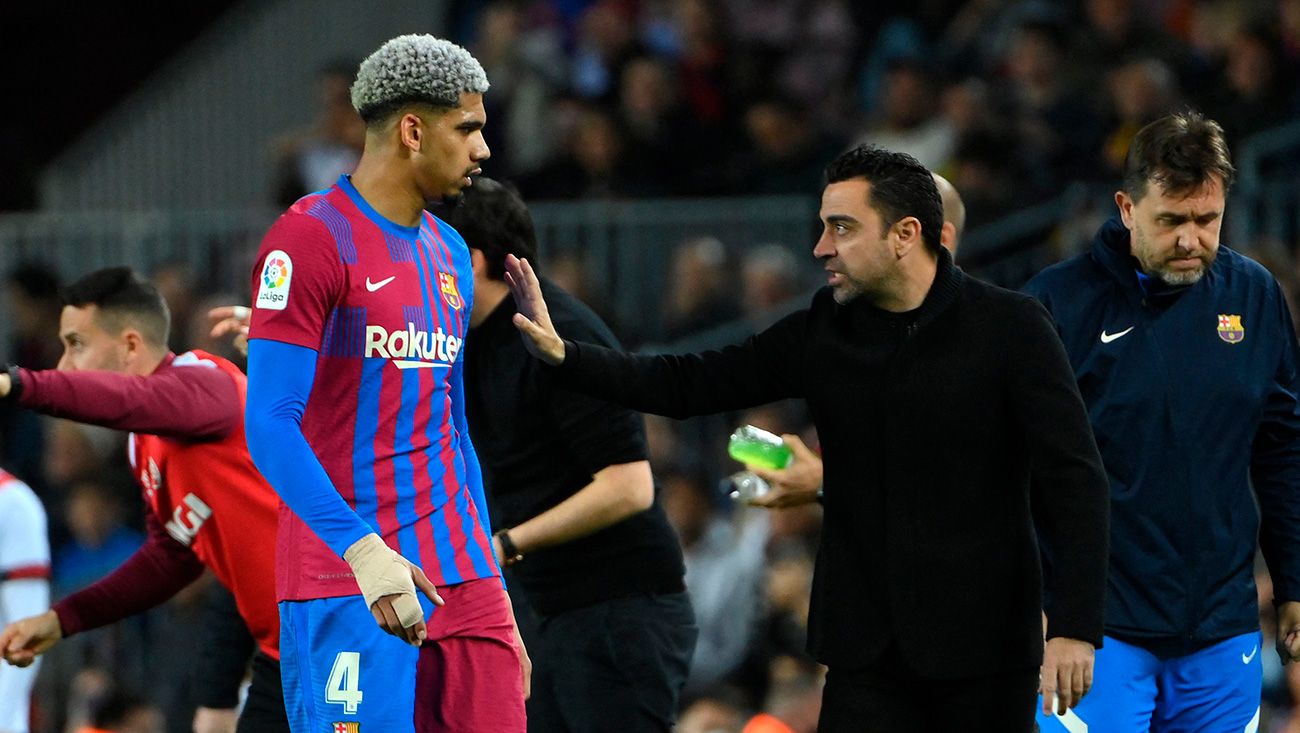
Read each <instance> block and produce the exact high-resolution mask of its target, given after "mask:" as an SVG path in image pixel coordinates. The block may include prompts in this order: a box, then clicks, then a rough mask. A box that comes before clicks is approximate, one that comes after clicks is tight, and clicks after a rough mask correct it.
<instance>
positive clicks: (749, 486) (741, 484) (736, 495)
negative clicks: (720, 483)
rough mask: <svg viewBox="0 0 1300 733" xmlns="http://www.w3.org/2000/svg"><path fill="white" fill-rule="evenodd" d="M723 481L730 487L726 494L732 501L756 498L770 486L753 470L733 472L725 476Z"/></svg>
mask: <svg viewBox="0 0 1300 733" xmlns="http://www.w3.org/2000/svg"><path fill="white" fill-rule="evenodd" d="M724 483H725V484H726V486H728V487H730V491H728V492H727V496H730V497H731V499H732V501H738V502H746V501H749V500H751V499H757V498H758V497H760V496H762V495H763V494H766V493H767V492H768V491H769V490H770V489H771V488H772V486H771V485H770V484H768V483H767V482H766V481H764V480H763V478H762V477H761V476H759V475H757V474H755V473H754V472H753V471H741V472H739V473H733V474H731V475H730V476H728V477H727V479H726V481H725V482H724Z"/></svg>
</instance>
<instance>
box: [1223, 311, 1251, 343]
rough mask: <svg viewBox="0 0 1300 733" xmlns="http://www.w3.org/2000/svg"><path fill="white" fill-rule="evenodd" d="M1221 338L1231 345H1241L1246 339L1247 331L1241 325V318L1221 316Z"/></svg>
mask: <svg viewBox="0 0 1300 733" xmlns="http://www.w3.org/2000/svg"><path fill="white" fill-rule="evenodd" d="M1219 338H1221V339H1223V340H1224V341H1227V342H1228V343H1230V344H1239V343H1241V340H1242V339H1244V338H1246V329H1245V328H1243V327H1242V325H1241V316H1230V315H1225V314H1223V313H1220V314H1219Z"/></svg>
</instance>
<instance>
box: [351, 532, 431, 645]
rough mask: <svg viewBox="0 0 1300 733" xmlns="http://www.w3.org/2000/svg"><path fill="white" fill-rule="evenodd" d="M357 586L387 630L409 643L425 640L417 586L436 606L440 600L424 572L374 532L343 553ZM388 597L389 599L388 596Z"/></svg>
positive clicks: (367, 604) (368, 605) (422, 614)
mask: <svg viewBox="0 0 1300 733" xmlns="http://www.w3.org/2000/svg"><path fill="white" fill-rule="evenodd" d="M343 559H344V560H346V561H347V563H348V565H350V566H352V574H353V575H354V576H356V579H357V586H358V587H360V589H361V595H362V597H364V598H365V599H366V606H367V607H368V608H370V609H371V610H372V612H374V614H375V619H376V621H379V622H380V625H381V626H384V627H385V630H387V631H388V632H389V633H392V634H394V635H396V636H400V637H403V638H405V639H406V640H407V641H408V642H410V643H412V644H417V645H418V644H419V642H421V641H423V640H424V632H425V627H424V610H423V609H422V608H421V607H420V601H419V600H418V599H417V598H416V597H415V589H416V587H417V586H418V587H419V588H420V590H422V591H424V594H425V595H427V596H429V599H430V600H432V601H433V602H434V604H435V605H438V606H441V605H442V603H443V601H442V598H441V597H440V596H439V595H438V591H437V589H435V588H434V586H433V583H431V582H429V579H428V578H426V577H425V575H424V572H423V571H421V570H420V569H419V568H418V567H416V566H415V565H413V564H411V562H410V561H409V560H407V559H406V558H404V557H402V556H401V555H400V554H399V553H397V552H395V551H394V550H393V549H392V548H390V547H389V546H388V545H386V544H385V543H384V541H383V539H382V538H380V536H379V535H377V534H368V535H366V536H365V537H362V538H361V539H359V540H357V541H356V542H354V543H353V544H352V546H351V547H349V548H348V549H347V552H345V553H343ZM390 597H391V598H390Z"/></svg>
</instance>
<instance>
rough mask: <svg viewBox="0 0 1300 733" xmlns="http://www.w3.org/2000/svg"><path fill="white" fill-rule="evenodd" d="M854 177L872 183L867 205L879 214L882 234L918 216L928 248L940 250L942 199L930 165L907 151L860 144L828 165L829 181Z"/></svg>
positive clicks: (827, 177) (834, 181) (836, 181)
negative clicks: (924, 163)
mask: <svg viewBox="0 0 1300 733" xmlns="http://www.w3.org/2000/svg"><path fill="white" fill-rule="evenodd" d="M854 178H865V179H866V180H867V182H868V183H870V184H871V192H870V195H869V196H868V197H867V205H869V206H870V207H871V208H873V209H875V210H876V213H877V214H879V215H880V219H881V222H882V230H881V231H882V234H883V232H885V231H888V230H889V227H891V226H893V225H894V224H895V223H897V222H898V221H899V220H900V219H902V218H904V217H908V216H915V217H916V218H917V220H918V221H920V222H921V238H922V239H923V240H924V241H925V245H926V247H928V248H929V249H930V251H931V252H938V251H939V249H940V244H939V233H940V232H941V231H942V230H943V199H942V198H940V196H939V187H938V186H936V185H935V183H934V178H933V177H932V176H931V175H930V170H929V169H928V168H926V167H925V166H923V165H921V163H920V162H919V161H918V160H917V159H916V158H913V157H912V156H910V155H908V154H906V153H895V152H893V151H890V150H885V149H884V148H878V147H876V146H874V145H859V146H857V147H856V148H853V149H852V150H849V151H847V152H845V153H842V154H841V155H840V156H839V157H838V158H836V159H835V160H833V161H831V164H830V165H828V166H826V183H827V184H831V183H839V182H840V181H847V180H851V179H854Z"/></svg>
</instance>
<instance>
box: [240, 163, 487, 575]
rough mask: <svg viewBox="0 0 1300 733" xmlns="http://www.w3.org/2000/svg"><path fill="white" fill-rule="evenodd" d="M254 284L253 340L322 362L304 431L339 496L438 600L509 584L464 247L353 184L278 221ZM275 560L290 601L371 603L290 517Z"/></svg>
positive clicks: (283, 521)
mask: <svg viewBox="0 0 1300 733" xmlns="http://www.w3.org/2000/svg"><path fill="white" fill-rule="evenodd" d="M253 278H254V279H253V290H252V291H253V293H254V295H255V298H254V302H253V305H254V308H253V319H252V324H251V330H250V334H249V336H250V338H254V339H268V340H272V341H279V342H282V343H287V344H291V345H296V346H302V347H306V348H310V349H312V350H315V351H316V352H317V354H318V357H317V362H316V374H315V379H314V382H313V384H312V387H311V393H310V396H309V397H308V398H307V403H306V406H305V408H304V410H303V414H302V423H301V427H302V432H303V436H304V437H305V438H306V440H307V443H308V444H309V445H310V447H311V450H312V453H314V454H315V456H316V458H317V459H319V460H320V463H321V465H322V467H323V468H324V469H325V472H326V474H328V477H329V480H330V482H331V483H332V484H333V487H332V488H333V490H336V491H337V492H338V493H339V494H340V495H341V496H342V497H343V499H344V500H345V501H346V503H347V506H348V507H350V508H351V509H352V510H353V511H354V512H355V513H356V514H357V516H358V517H360V519H361V520H362V521H364V522H365V523H366V524H367V525H369V526H370V527H371V528H373V529H374V531H376V532H378V533H379V535H380V536H382V537H383V538H384V541H385V542H387V543H388V545H389V546H390V547H392V548H393V549H395V550H397V551H398V552H400V553H401V554H402V555H403V556H405V557H406V558H407V559H409V560H411V561H412V562H414V563H416V564H417V565H419V566H420V567H421V568H422V569H423V570H424V572H425V573H426V574H427V575H428V577H429V579H430V580H432V581H433V582H434V583H435V584H436V585H454V584H457V583H461V582H465V581H468V580H474V579H477V578H486V577H493V576H497V575H499V572H500V571H499V570H498V568H497V566H496V561H495V559H494V557H493V555H492V549H491V547H492V545H491V539H490V538H489V537H488V535H487V532H486V531H485V528H484V523H483V522H482V521H480V511H479V507H478V506H477V503H476V501H475V496H480V497H481V496H482V486H481V483H482V479H481V474H480V472H479V468H478V465H477V458H476V457H475V456H474V453H473V448H472V446H471V445H470V443H469V435H468V431H467V430H466V429H465V427H464V426H465V422H464V407H463V404H464V400H463V389H462V377H461V373H462V363H463V358H462V350H463V348H464V338H465V333H466V330H467V329H468V325H469V314H470V306H471V303H472V298H473V277H472V270H471V265H470V255H469V249H468V248H467V247H466V245H465V242H464V240H463V239H462V238H461V237H460V235H459V234H458V233H457V232H456V231H455V230H454V229H452V228H451V227H450V226H449V225H448V224H446V223H445V222H443V221H441V220H439V219H437V218H436V217H434V216H433V215H432V214H429V213H427V212H426V213H424V214H423V215H422V219H421V221H420V224H419V226H418V227H404V226H400V225H398V224H396V223H394V222H392V221H389V220H388V219H386V218H384V217H383V216H381V215H380V214H379V213H378V212H376V211H375V210H374V209H373V208H372V207H371V206H370V205H369V204H368V203H367V202H366V201H365V199H363V198H362V197H361V195H360V194H359V193H358V192H357V190H356V189H355V188H354V187H353V186H352V183H351V181H350V180H349V179H348V178H347V176H344V177H342V178H340V179H339V181H338V183H337V184H335V185H334V186H333V187H331V188H329V189H327V190H325V191H322V192H319V193H315V194H311V195H309V196H306V197H304V198H302V199H301V200H299V201H298V202H297V203H295V204H294V205H293V207H291V208H290V209H289V210H288V211H287V212H286V213H285V214H284V215H283V216H281V217H280V219H279V220H278V221H277V222H276V223H275V225H274V226H273V227H272V228H271V229H270V231H269V232H267V234H266V237H265V238H264V239H263V242H262V246H261V250H260V252H259V255H258V264H257V267H255V268H254V270H253ZM279 488H280V487H278V486H277V489H279ZM328 539H329V538H326V540H328ZM276 551H277V558H276V568H277V572H276V580H277V591H278V596H279V599H280V600H282V601H284V600H305V599H311V598H328V597H335V596H342V595H355V594H357V593H358V592H359V591H358V589H357V585H356V581H355V580H354V579H353V577H352V574H351V570H350V568H349V567H348V565H347V564H346V563H345V562H344V561H343V560H342V559H341V558H340V556H339V554H340V552H341V550H339V549H338V548H337V547H335V548H334V549H331V547H330V546H327V544H326V543H325V542H324V541H322V539H320V538H318V537H317V536H316V535H315V534H314V533H313V532H312V530H311V529H310V528H309V527H308V526H307V524H306V522H304V521H303V519H301V518H300V517H298V516H297V515H296V514H294V513H293V512H292V511H291V510H289V509H288V508H287V507H286V506H283V505H282V506H281V509H280V523H279V532H278V542H277V550H276Z"/></svg>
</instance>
